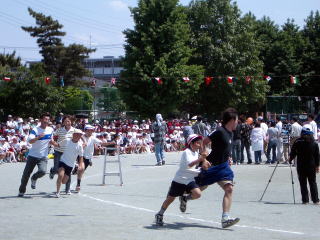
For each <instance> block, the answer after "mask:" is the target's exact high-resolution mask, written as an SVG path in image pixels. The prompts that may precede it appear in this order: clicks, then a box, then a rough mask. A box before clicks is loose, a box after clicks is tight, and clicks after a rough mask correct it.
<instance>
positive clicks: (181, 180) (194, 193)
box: [155, 134, 206, 226]
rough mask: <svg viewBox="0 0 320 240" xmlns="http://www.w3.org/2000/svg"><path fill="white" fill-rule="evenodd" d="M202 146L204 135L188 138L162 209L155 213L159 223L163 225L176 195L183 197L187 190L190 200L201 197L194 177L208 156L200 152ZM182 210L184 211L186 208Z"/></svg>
mask: <svg viewBox="0 0 320 240" xmlns="http://www.w3.org/2000/svg"><path fill="white" fill-rule="evenodd" d="M201 148H202V136H200V135H197V134H191V135H190V136H189V137H188V139H187V148H186V150H184V151H183V153H182V156H181V160H180V166H179V169H178V171H177V172H176V175H175V177H174V178H173V180H172V182H171V186H170V189H169V192H168V195H167V198H166V200H165V201H164V202H163V204H162V206H161V209H160V211H159V212H158V213H157V214H156V215H155V220H156V224H157V225H159V226H162V225H163V214H164V212H165V211H166V210H167V208H168V207H169V205H170V204H171V203H172V202H173V201H174V200H175V198H176V197H179V196H180V197H181V196H183V194H184V192H187V193H190V194H189V195H188V200H191V199H197V198H200V196H201V190H200V188H199V186H198V185H197V184H196V183H195V180H194V178H195V177H196V176H197V175H198V174H199V173H200V168H197V166H198V165H199V164H200V163H202V162H203V161H205V157H206V155H205V156H204V155H200V154H199V150H200V149H201ZM181 207H183V206H180V208H181ZM180 210H181V211H183V210H184V209H180Z"/></svg>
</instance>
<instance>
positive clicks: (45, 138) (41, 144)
mask: <svg viewBox="0 0 320 240" xmlns="http://www.w3.org/2000/svg"><path fill="white" fill-rule="evenodd" d="M50 117H51V116H50V114H49V113H44V114H42V115H41V118H40V125H39V126H36V127H35V128H34V129H32V131H31V133H30V135H29V138H28V142H29V143H30V144H31V145H32V146H31V148H30V150H29V154H28V158H27V162H26V166H25V168H24V171H23V174H22V178H21V185H20V187H19V195H18V196H19V197H23V196H24V194H25V192H26V186H27V184H28V181H29V177H30V175H31V173H32V171H33V169H34V168H35V166H36V165H37V166H38V171H37V172H36V173H35V174H33V175H32V177H31V188H32V189H35V188H36V181H37V179H38V178H41V177H43V176H44V175H45V174H46V171H47V162H48V158H47V156H48V146H49V143H51V142H52V141H53V139H52V133H53V129H52V128H51V127H48V124H49V122H50Z"/></svg>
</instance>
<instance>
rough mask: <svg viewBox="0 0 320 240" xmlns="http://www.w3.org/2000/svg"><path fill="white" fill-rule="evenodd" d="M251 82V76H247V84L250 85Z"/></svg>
mask: <svg viewBox="0 0 320 240" xmlns="http://www.w3.org/2000/svg"><path fill="white" fill-rule="evenodd" d="M250 82H251V77H250V76H246V84H249V83H250Z"/></svg>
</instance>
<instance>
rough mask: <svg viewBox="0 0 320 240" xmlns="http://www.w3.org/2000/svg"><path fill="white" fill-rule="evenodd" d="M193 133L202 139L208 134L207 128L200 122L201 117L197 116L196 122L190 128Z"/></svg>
mask: <svg viewBox="0 0 320 240" xmlns="http://www.w3.org/2000/svg"><path fill="white" fill-rule="evenodd" d="M192 129H193V132H194V133H195V134H198V135H200V136H202V137H206V136H207V135H208V133H209V129H208V127H207V126H206V125H205V124H204V123H203V122H202V116H197V122H196V123H195V124H194V125H193V126H192Z"/></svg>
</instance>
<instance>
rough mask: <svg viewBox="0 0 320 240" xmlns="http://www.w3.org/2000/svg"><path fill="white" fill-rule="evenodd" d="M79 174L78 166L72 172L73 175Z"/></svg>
mask: <svg viewBox="0 0 320 240" xmlns="http://www.w3.org/2000/svg"><path fill="white" fill-rule="evenodd" d="M77 172H78V164H76V165H75V166H74V169H73V170H72V175H76V174H77Z"/></svg>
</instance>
